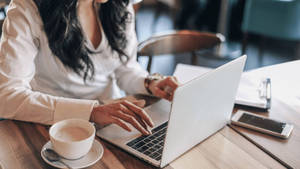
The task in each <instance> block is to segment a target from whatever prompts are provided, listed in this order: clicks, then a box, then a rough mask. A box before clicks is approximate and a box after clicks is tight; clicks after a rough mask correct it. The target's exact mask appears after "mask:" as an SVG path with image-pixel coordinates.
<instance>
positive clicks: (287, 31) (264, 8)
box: [242, 0, 300, 40]
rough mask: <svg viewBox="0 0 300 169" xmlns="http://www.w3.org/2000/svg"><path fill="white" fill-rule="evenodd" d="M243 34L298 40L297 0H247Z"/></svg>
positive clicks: (299, 38) (299, 5)
mask: <svg viewBox="0 0 300 169" xmlns="http://www.w3.org/2000/svg"><path fill="white" fill-rule="evenodd" d="M242 30H243V31H244V32H251V33H256V34H259V35H264V36H269V37H273V38H281V39H286V40H300V1H299V0H247V1H246V3H245V10H244V18H243V24H242Z"/></svg>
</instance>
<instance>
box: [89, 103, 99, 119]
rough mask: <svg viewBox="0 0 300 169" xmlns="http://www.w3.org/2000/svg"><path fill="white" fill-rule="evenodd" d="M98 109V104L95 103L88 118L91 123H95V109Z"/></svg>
mask: <svg viewBox="0 0 300 169" xmlns="http://www.w3.org/2000/svg"><path fill="white" fill-rule="evenodd" d="M98 107H99V102H98V101H96V102H95V104H94V105H93V109H92V112H91V116H90V121H91V122H95V114H96V111H97V110H96V109H97V108H98Z"/></svg>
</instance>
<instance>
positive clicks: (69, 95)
mask: <svg viewBox="0 0 300 169" xmlns="http://www.w3.org/2000/svg"><path fill="white" fill-rule="evenodd" d="M128 10H129V11H130V12H131V13H132V18H134V12H133V8H132V5H129V6H128ZM42 25H43V24H42V20H41V18H40V15H39V12H38V9H37V7H36V5H35V3H34V2H33V1H32V0H12V1H11V3H10V5H9V8H8V11H7V17H6V19H5V21H4V24H3V32H2V36H1V43H0V117H2V118H7V119H16V120H22V121H30V122H37V123H44V124H52V123H54V122H57V121H60V120H63V119H67V118H81V119H86V120H88V119H89V118H90V114H91V111H92V108H93V106H94V104H95V103H96V102H97V101H101V100H105V99H112V98H118V97H120V89H122V90H124V91H125V92H127V93H132V94H133V93H144V94H146V93H147V92H146V90H145V87H144V78H145V77H146V76H147V72H146V71H144V70H143V69H142V68H141V67H140V65H139V64H138V63H137V61H136V51H137V39H136V33H135V28H134V27H135V25H134V19H132V21H131V23H130V24H128V27H127V32H126V34H127V38H128V45H127V48H126V49H125V52H127V54H128V55H129V56H130V60H129V62H128V63H127V64H126V65H124V64H122V63H121V62H120V60H119V57H118V54H117V53H116V52H114V51H112V50H111V47H110V46H109V44H108V41H107V39H106V38H105V34H104V32H103V31H102V41H101V43H100V44H99V46H98V47H97V48H94V47H93V45H92V43H91V42H90V41H89V39H87V46H88V47H89V48H90V49H91V50H93V51H95V52H96V53H95V54H91V55H90V58H91V60H92V62H93V63H94V66H95V76H94V80H93V81H89V80H88V81H87V83H84V81H83V79H82V77H80V76H78V75H77V74H76V73H74V72H73V71H72V70H70V69H68V68H66V67H65V66H64V65H63V64H62V62H61V61H60V60H59V59H58V58H57V57H56V56H54V55H53V54H52V52H51V50H50V48H49V46H48V41H47V36H46V34H45V32H44V31H43V26H42ZM70 50H72V49H70ZM119 88H120V89H119Z"/></svg>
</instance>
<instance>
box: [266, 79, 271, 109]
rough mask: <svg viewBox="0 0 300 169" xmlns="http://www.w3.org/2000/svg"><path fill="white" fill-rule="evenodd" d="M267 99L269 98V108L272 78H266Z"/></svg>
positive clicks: (268, 106) (268, 104)
mask: <svg viewBox="0 0 300 169" xmlns="http://www.w3.org/2000/svg"><path fill="white" fill-rule="evenodd" d="M266 99H267V108H268V109H269V108H270V107H271V79H270V78H267V79H266Z"/></svg>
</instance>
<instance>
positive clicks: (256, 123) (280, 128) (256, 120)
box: [231, 110, 294, 138]
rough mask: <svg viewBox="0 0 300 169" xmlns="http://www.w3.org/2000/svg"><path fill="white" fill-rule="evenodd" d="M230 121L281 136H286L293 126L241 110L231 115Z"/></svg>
mask: <svg viewBox="0 0 300 169" xmlns="http://www.w3.org/2000/svg"><path fill="white" fill-rule="evenodd" d="M231 123H232V124H235V125H238V126H242V127H246V128H250V129H253V130H257V131H260V132H262V133H266V134H270V135H273V136H277V137H281V138H288V137H289V135H290V134H291V132H292V130H293V128H294V126H293V125H292V124H288V123H284V122H280V121H277V120H274V119H270V118H267V117H263V116H258V115H256V114H253V113H250V112H246V111H241V110H239V111H238V112H236V114H234V115H233V117H232V118H231Z"/></svg>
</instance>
